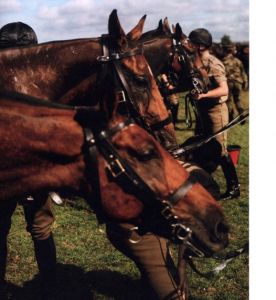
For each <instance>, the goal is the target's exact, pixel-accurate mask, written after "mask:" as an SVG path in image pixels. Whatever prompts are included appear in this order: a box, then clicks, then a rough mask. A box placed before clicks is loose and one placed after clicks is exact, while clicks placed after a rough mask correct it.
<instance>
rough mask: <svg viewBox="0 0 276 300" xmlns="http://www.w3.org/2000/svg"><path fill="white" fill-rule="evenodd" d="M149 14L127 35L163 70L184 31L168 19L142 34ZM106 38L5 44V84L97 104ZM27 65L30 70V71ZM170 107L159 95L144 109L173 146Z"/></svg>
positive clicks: (1, 54)
mask: <svg viewBox="0 0 276 300" xmlns="http://www.w3.org/2000/svg"><path fill="white" fill-rule="evenodd" d="M145 19H146V16H143V17H142V18H141V19H140V21H139V22H138V24H137V25H136V26H135V27H134V28H133V29H132V30H131V31H130V32H129V33H128V34H127V35H126V38H128V39H130V40H131V39H135V40H138V39H140V41H139V43H140V44H141V45H142V46H143V49H144V55H145V57H146V58H147V59H148V62H149V63H150V66H151V70H152V72H153V74H154V75H155V76H157V75H158V74H159V73H160V72H161V70H162V69H163V68H164V67H165V66H167V64H168V62H169V61H170V57H171V54H172V53H173V52H175V50H174V49H175V45H174V39H176V38H180V35H181V33H179V31H176V33H175V34H171V33H169V30H168V28H167V27H168V26H166V22H164V24H162V22H159V26H158V28H157V29H156V30H152V31H150V32H148V33H147V34H144V35H142V36H141V32H142V29H143V26H144V22H145ZM178 27H180V26H178ZM178 27H177V28H178ZM180 30H181V29H180ZM181 38H182V36H181ZM105 40H106V39H105V37H104V36H103V37H100V38H91V39H77V40H68V41H54V42H47V43H43V44H40V45H36V46H30V47H23V48H22V47H20V48H12V49H6V50H2V51H0V63H1V65H2V70H3V72H1V74H0V89H6V90H11V91H18V92H21V93H25V94H28V95H31V96H34V97H38V98H42V99H46V100H51V101H55V102H59V103H66V104H78V105H80V104H83V105H91V104H95V102H97V99H95V97H94V96H93V95H94V94H95V92H94V90H95V89H96V86H97V82H98V80H99V73H101V69H102V66H101V62H99V60H98V59H97V58H98V57H100V56H102V55H103V51H104V49H105V45H104V43H105ZM107 46H108V45H107ZM26 69H28V70H29V71H28V72H27V73H26V72H25V70H26ZM182 83H183V82H182ZM181 86H183V85H181ZM93 99H94V100H93ZM166 110H167V109H166V107H165V104H164V103H163V101H159V103H155V104H152V103H151V105H150V107H149V108H148V110H147V111H146V110H144V111H141V110H140V113H141V114H142V113H146V114H147V118H148V123H149V125H150V126H152V128H153V129H154V131H155V132H157V133H158V132H160V131H161V134H159V137H161V136H163V137H164V136H166V138H165V142H164V141H162V140H161V141H162V142H164V144H166V143H167V144H168V146H167V147H168V148H174V147H176V137H175V133H174V132H173V131H174V130H173V124H172V120H171V118H170V117H169V114H168V112H166ZM158 114H159V116H158ZM153 116H154V117H153ZM163 140H164V138H163Z"/></svg>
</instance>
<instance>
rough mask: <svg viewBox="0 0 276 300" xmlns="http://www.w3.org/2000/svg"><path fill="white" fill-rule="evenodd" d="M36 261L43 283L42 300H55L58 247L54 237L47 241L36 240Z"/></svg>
mask: <svg viewBox="0 0 276 300" xmlns="http://www.w3.org/2000/svg"><path fill="white" fill-rule="evenodd" d="M33 242H34V249H35V256H36V261H37V265H38V269H39V275H40V281H41V289H42V290H41V294H42V299H55V294H56V292H57V291H56V246H55V242H54V239H53V236H52V235H50V237H49V238H47V239H45V240H35V239H34V241H33Z"/></svg>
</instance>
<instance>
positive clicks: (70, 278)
mask: <svg viewBox="0 0 276 300" xmlns="http://www.w3.org/2000/svg"><path fill="white" fill-rule="evenodd" d="M242 98H243V102H244V104H245V106H248V93H243V95H242ZM179 118H180V120H181V119H183V107H181V109H180V113H179ZM177 127H178V130H177V134H178V139H179V141H181V142H182V141H184V140H185V138H187V137H188V136H190V135H192V131H191V130H187V129H186V128H185V125H184V124H183V123H178V124H177ZM229 144H239V145H240V146H241V147H242V150H241V156H240V160H239V165H238V167H237V172H238V176H239V179H240V184H241V197H240V198H239V199H237V200H232V201H228V202H224V203H221V205H222V206H223V209H224V211H225V214H226V216H227V220H228V222H229V223H230V225H231V234H230V246H229V249H237V248H238V247H240V246H241V245H242V244H243V242H244V241H246V240H247V239H248V212H249V201H248V199H249V192H248V148H249V139H248V122H247V123H246V124H245V125H243V126H241V125H238V126H236V127H235V128H233V129H231V130H230V131H229ZM215 178H216V180H217V181H218V183H219V184H220V186H221V189H222V191H224V189H225V182H224V179H223V176H222V172H221V170H220V169H219V170H217V171H216V173H215ZM55 213H56V222H55V224H54V227H53V231H54V236H55V241H56V246H57V256H58V281H59V286H60V294H61V295H60V298H59V299H64V300H65V299H66V300H73V299H76V300H77V299H78V300H79V299H81V300H86V299H87V300H88V299H118V300H123V299H125V300H127V299H128V300H132V299H134V300H135V299H144V300H145V299H147V298H146V297H145V295H143V294H142V291H141V289H140V285H139V273H138V270H137V269H136V267H135V266H134V264H133V263H132V262H131V261H130V260H128V259H127V258H125V257H124V256H122V255H121V254H120V253H119V252H117V251H116V250H115V249H114V248H113V247H112V246H111V245H110V244H109V242H108V241H107V239H106V238H105V234H104V233H103V232H102V230H100V228H98V226H97V221H96V218H95V216H94V215H93V214H91V213H90V212H89V210H88V209H87V206H86V204H85V203H84V201H83V200H81V199H78V200H77V201H76V205H75V206H74V207H72V206H70V205H67V206H65V207H58V206H55ZM25 226H26V224H25V221H24V216H23V212H22V208H21V207H20V206H18V207H17V210H16V212H15V214H14V216H13V225H12V230H11V232H10V235H9V243H8V249H9V257H8V266H7V280H8V282H9V299H17V300H23V299H24V300H31V299H32V300H37V299H39V296H38V287H39V284H38V281H37V279H36V274H37V272H38V270H37V266H36V261H35V259H34V253H33V245H32V241H31V238H30V236H29V235H28V233H27V232H26V230H25ZM196 264H197V266H198V268H199V269H200V270H202V271H208V270H210V269H211V268H212V267H214V266H215V265H216V264H217V262H216V261H213V260H212V259H201V260H198V261H196ZM248 266H249V262H248V255H245V254H243V255H241V256H240V257H239V258H237V259H235V260H234V261H232V262H231V263H230V264H229V265H228V266H227V268H226V269H224V270H223V271H222V272H221V273H220V274H219V275H218V276H217V277H215V278H214V279H212V280H207V279H204V278H201V277H199V276H198V275H197V274H195V273H194V272H193V271H191V270H190V269H189V270H188V273H189V275H188V277H189V285H190V293H191V297H190V300H203V299H204V300H205V299H206V300H209V299H210V300H213V299H216V300H218V299H225V300H238V299H240V300H243V299H248Z"/></svg>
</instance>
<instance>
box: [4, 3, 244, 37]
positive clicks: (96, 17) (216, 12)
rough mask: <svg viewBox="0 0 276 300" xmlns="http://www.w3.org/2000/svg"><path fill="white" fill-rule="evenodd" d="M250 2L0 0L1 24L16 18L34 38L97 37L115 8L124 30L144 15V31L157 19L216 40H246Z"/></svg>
mask: <svg viewBox="0 0 276 300" xmlns="http://www.w3.org/2000/svg"><path fill="white" fill-rule="evenodd" d="M248 1H249V0H209V1H206V0H140V1H139V0H48V1H43V0H42V1H40V0H28V1H26V0H9V1H7V0H0V27H2V26H3V25H5V24H7V23H9V22H15V21H21V22H24V23H27V24H28V25H30V26H31V27H32V28H33V29H34V30H35V32H36V33H37V36H38V40H39V42H47V41H53V40H64V39H74V38H83V37H84V38H87V37H98V36H101V34H103V33H107V24H108V16H109V14H110V13H111V11H112V10H113V9H114V8H116V9H117V12H118V16H119V19H120V22H121V25H122V27H123V29H124V30H125V32H126V33H127V32H129V31H130V30H131V29H132V28H133V27H134V26H135V25H136V24H137V23H138V21H139V20H140V18H141V17H142V16H143V15H145V14H146V15H147V18H146V22H145V27H144V32H145V31H148V30H152V29H155V28H156V27H157V25H158V22H159V20H160V19H164V18H165V17H168V20H169V23H170V24H176V23H179V24H180V25H181V27H182V30H183V32H184V33H186V34H188V33H189V32H190V31H191V30H193V29H195V28H199V27H205V28H207V29H208V30H209V31H210V32H211V33H212V35H213V39H214V41H216V42H219V41H220V39H221V37H222V36H223V35H224V34H227V35H229V36H230V37H231V39H232V40H233V41H236V42H242V41H248V40H249V2H248Z"/></svg>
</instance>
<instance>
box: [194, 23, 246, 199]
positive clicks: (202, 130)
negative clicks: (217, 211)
mask: <svg viewBox="0 0 276 300" xmlns="http://www.w3.org/2000/svg"><path fill="white" fill-rule="evenodd" d="M189 41H190V46H191V50H192V51H194V52H196V51H197V52H198V55H199V58H200V60H201V65H199V66H197V68H198V69H199V71H200V72H201V74H202V75H203V76H204V77H205V79H206V80H208V81H209V87H208V92H207V93H205V94H198V95H195V100H196V101H197V102H196V103H197V108H198V115H199V118H198V120H197V123H196V131H195V134H201V135H203V136H208V135H209V134H212V133H214V132H217V131H218V130H220V129H221V128H222V127H224V126H225V125H226V124H227V123H228V122H229V113H228V107H227V104H226V100H227V98H228V85H227V78H226V73H225V68H224V65H223V63H222V62H221V61H220V60H219V59H218V58H216V57H215V56H213V55H212V54H211V53H210V51H209V49H210V48H211V46H212V35H211V34H210V32H209V31H208V30H206V29H204V28H198V29H195V30H193V31H192V32H191V33H190V34H189ZM216 140H217V141H218V142H219V143H220V145H221V148H222V150H221V158H220V165H221V168H222V171H223V173H224V176H225V179H226V185H227V190H226V192H225V193H224V194H222V195H221V196H220V199H221V200H228V199H233V198H237V197H239V196H240V187H239V186H240V185H239V182H238V177H237V173H236V169H235V166H234V164H233V161H232V160H231V157H230V156H229V154H228V152H227V132H224V133H222V134H220V135H218V136H217V137H216Z"/></svg>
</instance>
